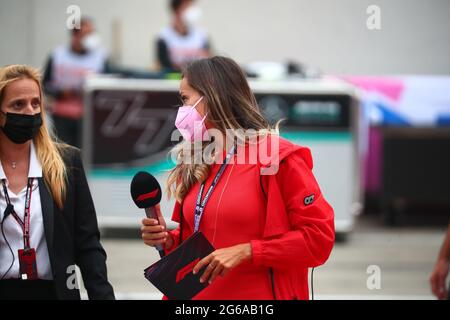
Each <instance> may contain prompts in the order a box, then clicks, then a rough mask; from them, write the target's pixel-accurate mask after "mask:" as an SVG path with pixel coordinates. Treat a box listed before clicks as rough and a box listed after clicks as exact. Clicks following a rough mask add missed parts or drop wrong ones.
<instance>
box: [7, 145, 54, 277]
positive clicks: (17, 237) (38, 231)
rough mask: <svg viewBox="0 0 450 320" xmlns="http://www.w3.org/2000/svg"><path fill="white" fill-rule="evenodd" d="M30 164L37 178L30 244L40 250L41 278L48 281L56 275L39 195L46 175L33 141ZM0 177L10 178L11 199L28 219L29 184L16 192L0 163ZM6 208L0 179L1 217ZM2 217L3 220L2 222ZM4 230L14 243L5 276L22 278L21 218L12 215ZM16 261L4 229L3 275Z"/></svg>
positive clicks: (34, 189) (32, 174)
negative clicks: (27, 193)
mask: <svg viewBox="0 0 450 320" xmlns="http://www.w3.org/2000/svg"><path fill="white" fill-rule="evenodd" d="M30 149H31V150H30V167H29V170H28V177H29V178H36V179H34V180H33V189H32V190H33V192H32V194H31V208H30V246H31V248H34V249H36V265H37V271H38V278H39V279H44V280H52V279H53V275H52V271H51V266H50V258H49V254H48V248H47V240H46V239H45V233H44V221H43V218H42V207H41V196H40V194H39V184H38V180H37V178H41V177H42V166H41V164H40V162H39V160H38V158H37V156H36V151H35V147H34V144H33V143H31V148H30ZM0 179H6V186H7V188H8V195H9V197H10V200H11V204H12V205H13V206H14V210H15V212H16V213H17V215H18V216H19V217H20V219H22V221H23V219H24V214H25V197H26V192H27V187H26V186H25V188H24V189H23V190H22V191H20V192H19V193H18V194H15V193H14V192H12V191H11V190H10V189H9V183H8V179H7V178H6V175H5V172H4V171H3V167H2V164H1V163H0ZM5 208H6V200H5V194H4V191H3V185H2V182H1V181H0V219H1V220H3V214H4V211H5ZM1 220H0V221H1ZM3 224H4V225H3V229H4V232H5V236H6V239H7V240H8V242H9V245H10V246H11V249H12V251H13V254H14V257H15V259H14V265H13V266H12V268H11V270H9V272H8V273H7V274H6V276H5V277H4V279H19V277H20V275H19V258H18V250H19V249H23V231H22V228H21V227H20V225H19V224H18V223H17V221H16V220H15V219H14V217H13V216H12V215H9V216H8V217H6V219H5V221H3ZM12 261H13V257H12V255H11V251H10V250H9V248H8V245H7V244H6V241H5V238H4V237H3V234H2V232H1V231H0V278H2V277H3V275H4V274H5V273H6V272H7V270H8V268H9V267H10V265H11V262H12Z"/></svg>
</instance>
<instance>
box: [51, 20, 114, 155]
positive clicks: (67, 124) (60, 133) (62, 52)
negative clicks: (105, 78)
mask: <svg viewBox="0 0 450 320" xmlns="http://www.w3.org/2000/svg"><path fill="white" fill-rule="evenodd" d="M70 33H71V38H70V43H69V44H68V45H61V46H59V47H57V48H55V49H54V50H53V52H52V53H51V54H50V57H49V58H48V60H47V63H46V66H45V71H44V80H43V83H44V91H45V93H46V95H47V96H49V97H51V100H52V101H51V104H50V112H51V115H52V117H53V122H54V126H55V129H56V135H57V137H58V138H59V139H60V140H61V141H63V142H65V143H67V144H70V145H72V146H75V147H78V148H80V147H81V130H82V118H83V92H82V85H83V82H84V80H85V78H86V77H87V76H88V75H90V74H97V73H103V72H108V69H109V65H110V64H109V62H108V54H107V53H106V51H105V50H104V49H102V48H101V47H100V40H99V36H98V34H97V33H96V31H95V28H94V23H93V21H92V20H91V19H90V18H86V17H83V18H82V19H81V21H80V28H79V29H77V28H75V29H73V30H71V31H70Z"/></svg>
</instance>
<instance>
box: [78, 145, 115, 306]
mask: <svg viewBox="0 0 450 320" xmlns="http://www.w3.org/2000/svg"><path fill="white" fill-rule="evenodd" d="M72 158H73V159H72V161H73V167H72V170H73V172H72V174H73V179H74V192H75V262H76V264H77V265H78V266H79V267H80V271H81V275H82V276H83V282H84V286H85V287H86V290H87V292H88V296H89V299H105V300H106V299H114V298H115V297H114V291H113V288H112V286H111V285H110V284H109V282H108V278H107V270H106V252H105V250H104V249H103V247H102V245H101V244H100V232H99V229H98V224H97V216H96V213H95V208H94V203H93V201H92V197H91V193H90V190H89V186H88V183H87V179H86V175H85V172H84V168H83V164H82V162H81V157H80V153H79V151H78V150H77V151H76V152H74V153H73V156H72Z"/></svg>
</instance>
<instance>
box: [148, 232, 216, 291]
mask: <svg viewBox="0 0 450 320" xmlns="http://www.w3.org/2000/svg"><path fill="white" fill-rule="evenodd" d="M214 250H215V249H214V247H213V246H212V244H211V243H210V242H209V241H208V239H206V237H205V236H204V235H203V233H201V232H196V233H194V234H193V235H192V236H191V237H190V238H189V239H187V240H186V241H184V242H183V243H182V244H180V245H179V246H178V247H177V248H176V249H175V250H174V251H172V252H171V253H170V254H168V255H167V256H165V257H163V258H161V260H159V261H157V262H155V263H154V264H152V265H151V266H150V267H148V268H147V269H145V270H144V275H145V278H146V279H147V280H148V281H150V282H151V283H152V284H153V285H154V286H155V287H156V288H158V290H159V291H161V292H162V293H163V294H165V295H166V296H167V297H168V298H169V299H171V300H190V299H192V298H193V297H194V296H195V295H197V294H198V293H199V292H200V291H202V290H203V289H204V288H205V287H206V286H207V283H200V276H201V275H202V274H203V271H204V270H205V268H206V266H205V267H203V268H202V269H201V270H200V271H199V272H198V273H197V274H195V275H194V274H193V273H192V270H193V268H194V267H195V265H196V264H197V263H198V262H199V261H200V260H201V259H203V258H204V257H206V256H207V255H209V254H210V253H211V252H213V251H214Z"/></svg>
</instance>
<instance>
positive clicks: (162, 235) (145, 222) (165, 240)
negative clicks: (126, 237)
mask: <svg viewBox="0 0 450 320" xmlns="http://www.w3.org/2000/svg"><path fill="white" fill-rule="evenodd" d="M155 209H156V212H157V215H158V220H156V219H153V218H144V219H142V227H141V232H142V240H144V243H145V244H146V245H148V246H151V247H156V246H158V245H164V246H165V249H170V248H171V247H172V245H173V239H172V237H171V236H170V235H169V233H168V232H167V229H166V228H167V226H166V222H165V221H164V218H163V216H162V214H161V210H160V206H159V204H158V205H156V206H155Z"/></svg>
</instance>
